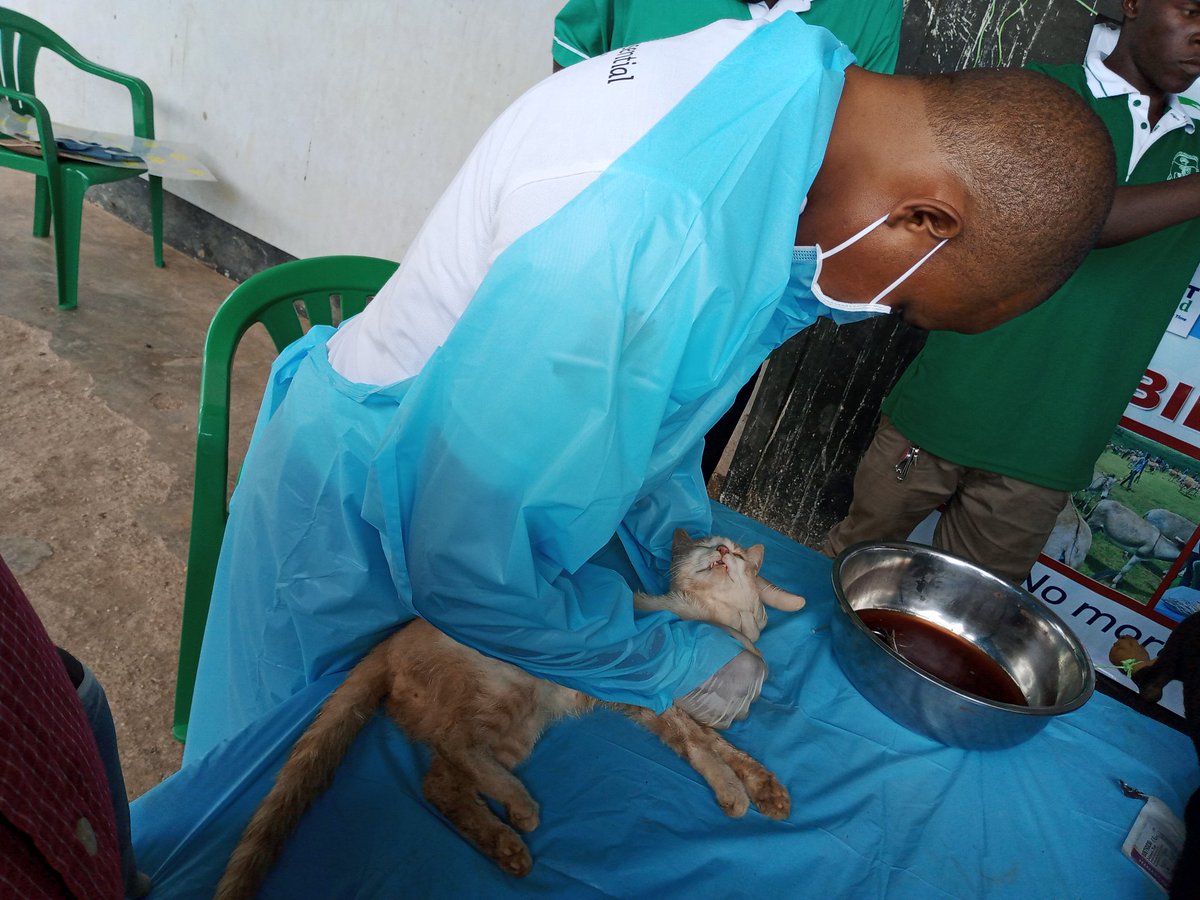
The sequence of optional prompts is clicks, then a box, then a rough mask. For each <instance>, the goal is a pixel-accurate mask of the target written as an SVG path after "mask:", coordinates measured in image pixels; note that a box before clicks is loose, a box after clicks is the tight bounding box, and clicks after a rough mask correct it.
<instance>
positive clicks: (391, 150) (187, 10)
mask: <svg viewBox="0 0 1200 900" xmlns="http://www.w3.org/2000/svg"><path fill="white" fill-rule="evenodd" d="M4 5H5V6H8V7H10V8H12V9H16V10H18V11H19V12H23V13H25V14H26V15H29V16H32V17H33V18H35V19H37V20H38V21H40V22H42V23H43V24H45V25H46V26H48V27H50V28H51V29H53V30H54V31H56V32H58V34H60V35H61V36H62V37H63V38H64V39H65V40H67V41H68V42H69V43H71V44H72V45H73V46H74V47H75V48H76V49H77V50H78V51H80V52H81V53H82V54H83V55H84V56H86V57H88V58H90V59H92V60H93V61H95V62H98V63H100V64H102V65H106V66H110V67H112V68H115V69H118V70H120V71H123V72H127V73H129V74H132V75H137V76H138V77H140V78H142V79H143V80H145V81H146V82H147V83H148V84H149V85H150V87H151V90H152V91H153V92H154V101H155V119H156V122H155V124H156V130H157V135H158V137H159V138H160V139H175V140H178V141H185V142H187V143H190V144H194V145H196V146H198V147H199V148H200V149H201V150H202V152H203V156H204V159H205V161H206V162H207V163H208V165H209V167H210V168H211V169H212V171H213V173H214V174H215V175H216V176H217V178H218V179H219V181H218V183H216V184H206V183H201V182H184V181H167V182H165V186H166V189H167V190H168V191H171V192H172V193H175V194H178V195H179V196H181V197H183V198H185V199H187V200H189V201H191V202H192V203H194V204H196V205H197V206H199V207H201V208H203V209H205V210H207V211H208V212H210V213H212V214H214V215H216V216H218V217H219V218H221V219H224V220H225V221H227V222H230V223H232V224H233V225H236V226H238V227H239V228H242V229H243V230H245V231H247V232H249V233H250V234H252V235H254V236H256V237H258V238H260V239H262V240H264V241H266V242H267V243H269V244H273V245H274V246H276V247H279V248H280V249H282V250H284V251H286V252H288V253H292V254H294V255H296V256H316V255H320V254H326V253H364V254H373V255H378V256H385V257H389V258H393V259H399V258H400V257H401V256H402V255H403V252H404V250H405V249H406V248H407V246H408V244H409V242H410V241H411V240H412V238H413V236H414V235H415V233H416V231H417V229H418V228H419V227H420V224H421V222H422V220H423V219H424V216H425V214H426V213H427V212H428V211H429V209H430V207H431V206H432V205H433V203H434V202H435V201H436V200H437V198H438V196H439V195H440V194H441V192H442V190H443V188H444V187H445V186H446V184H447V183H448V182H449V180H450V178H451V177H452V176H453V174H454V172H455V171H456V170H457V169H458V167H459V165H460V164H461V163H462V161H463V159H464V158H465V157H466V155H467V153H468V152H470V149H471V147H472V146H474V143H475V141H476V140H477V139H478V138H479V136H480V135H481V134H482V132H483V130H484V129H485V128H486V127H487V125H488V124H489V123H490V122H491V120H492V119H493V118H495V116H496V115H497V114H498V113H499V112H500V111H501V110H502V109H504V107H506V106H507V105H508V104H509V103H510V102H512V100H514V99H515V98H516V97H517V96H518V95H520V93H521V92H522V91H524V90H525V89H526V88H528V87H529V86H530V85H532V84H533V83H535V82H536V81H538V80H539V79H541V78H542V77H544V76H546V75H548V74H549V73H550V66H551V61H550V41H551V34H552V30H553V19H554V14H555V12H556V11H557V9H558V8H559V6H561V0H443V2H440V3H439V2H432V0H425V2H420V0H162V2H157V3H156V2H151V0H4ZM38 94H39V96H42V97H43V98H44V99H45V101H46V103H47V105H48V107H49V109H50V114H51V117H52V118H53V119H54V121H57V122H63V123H66V124H71V125H82V126H88V127H92V128H99V129H103V130H110V131H121V132H125V133H129V132H130V130H131V121H130V117H129V103H128V94H127V93H126V92H125V91H124V90H123V89H122V88H119V87H117V86H115V85H111V84H109V83H107V82H102V81H99V80H98V79H95V78H92V77H91V76H86V75H82V74H81V73H78V72H77V71H75V70H74V69H73V68H71V67H70V66H67V65H65V64H62V63H60V62H59V60H58V59H57V57H53V55H52V54H43V57H42V58H41V60H40V62H39V68H38Z"/></svg>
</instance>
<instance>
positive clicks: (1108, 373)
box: [883, 66, 1200, 491]
mask: <svg viewBox="0 0 1200 900" xmlns="http://www.w3.org/2000/svg"><path fill="white" fill-rule="evenodd" d="M1031 68H1036V69H1038V70H1040V71H1043V72H1045V73H1046V74H1048V75H1050V76H1052V77H1054V78H1057V79H1058V80H1059V81H1061V82H1063V83H1064V84H1066V85H1067V86H1068V87H1070V88H1071V89H1072V90H1074V91H1076V92H1077V93H1079V94H1080V95H1082V96H1083V98H1084V99H1085V100H1087V102H1088V103H1089V105H1090V106H1091V107H1092V109H1094V110H1095V111H1096V113H1097V114H1099V116H1100V118H1101V119H1102V120H1103V121H1104V124H1105V126H1106V127H1107V128H1108V131H1109V133H1110V134H1111V135H1112V138H1113V145H1114V148H1115V150H1116V157H1117V172H1118V181H1119V183H1121V184H1147V183H1150V182H1155V181H1164V180H1167V179H1169V178H1171V177H1172V176H1173V175H1177V174H1179V172H1180V171H1187V170H1189V169H1190V170H1191V171H1195V165H1196V163H1197V160H1198V157H1200V133H1192V134H1189V133H1188V131H1187V130H1186V129H1184V128H1176V129H1175V130H1173V131H1171V132H1168V133H1167V134H1165V135H1163V136H1162V137H1160V138H1159V139H1158V140H1157V141H1156V142H1155V143H1154V144H1152V145H1151V146H1150V148H1149V149H1148V150H1147V151H1146V152H1145V155H1144V156H1142V158H1141V159H1140V160H1139V161H1138V163H1137V166H1136V168H1135V169H1134V171H1133V172H1132V173H1131V174H1130V175H1129V176H1128V177H1126V175H1125V173H1126V172H1128V169H1129V160H1130V154H1131V146H1132V132H1133V121H1132V118H1131V115H1130V111H1129V103H1130V97H1128V96H1124V95H1122V96H1113V97H1099V98H1097V97H1094V96H1093V95H1092V92H1091V91H1090V90H1089V88H1088V85H1087V81H1086V77H1085V74H1084V70H1083V67H1082V66H1031ZM1197 262H1200V219H1193V220H1191V221H1188V222H1183V223H1181V224H1179V225H1176V226H1174V227H1171V228H1166V229H1163V230H1162V231H1158V232H1155V233H1154V234H1151V235H1147V236H1146V237H1143V238H1140V239H1139V240H1136V241H1131V242H1129V243H1127V244H1122V245H1120V246H1117V247H1111V248H1108V249H1104V250H1093V251H1092V252H1091V253H1090V254H1089V255H1088V257H1087V259H1086V260H1084V263H1083V265H1082V266H1080V267H1079V269H1078V270H1077V271H1076V272H1075V274H1074V275H1072V276H1071V278H1070V280H1068V281H1067V282H1066V284H1064V285H1063V287H1062V288H1060V289H1059V290H1058V292H1057V293H1055V294H1054V295H1053V296H1052V297H1051V298H1050V299H1049V300H1047V301H1046V302H1045V303H1043V304H1042V305H1041V306H1039V307H1037V308H1036V309H1034V310H1032V311H1030V312H1028V313H1025V314H1024V315H1022V316H1018V317H1017V318H1016V319H1013V320H1012V321H1010V322H1007V323H1005V324H1004V325H1001V326H1000V327H998V328H994V329H992V330H991V331H987V332H984V333H983V334H978V335H962V334H954V333H952V332H947V331H939V332H933V333H931V334H930V335H929V340H928V342H927V343H926V345H925V347H924V349H923V350H922V351H921V353H920V354H919V355H918V356H917V358H916V359H915V360H914V361H913V363H912V365H910V366H909V367H908V369H907V371H905V373H904V375H903V376H902V377H901V378H900V381H899V382H897V384H896V387H895V388H894V389H893V391H892V393H891V394H890V395H889V396H888V398H887V399H886V400H885V401H884V404H883V410H884V412H886V413H887V414H888V415H889V416H891V418H892V421H893V423H894V424H895V426H896V427H897V428H898V429H899V430H900V432H901V433H902V434H904V435H905V437H907V438H908V439H909V440H911V441H912V442H913V443H914V444H916V445H917V446H919V447H923V448H925V449H926V450H928V451H929V452H931V453H934V454H936V455H937V456H941V457H943V458H944V459H947V460H950V461H951V462H954V463H957V464H959V465H964V466H969V467H971V468H976V469H984V470H987V471H990V472H999V473H1000V474H1002V475H1010V476H1012V477H1015V478H1019V479H1021V480H1023V481H1028V482H1031V483H1033V484H1038V485H1042V486H1044V487H1048V488H1053V489H1055V490H1067V491H1071V490H1077V489H1079V488H1081V487H1084V486H1085V485H1087V483H1088V482H1089V481H1090V480H1091V476H1092V467H1093V464H1094V463H1095V461H1096V459H1097V458H1098V457H1099V456H1100V454H1101V452H1102V451H1103V449H1104V445H1105V443H1106V442H1107V440H1108V439H1109V437H1110V436H1111V435H1112V433H1113V430H1114V429H1115V428H1116V426H1117V423H1118V421H1119V419H1120V417H1121V415H1122V413H1123V412H1124V410H1125V407H1126V405H1127V404H1128V403H1129V399H1130V397H1131V396H1132V395H1133V392H1134V389H1135V388H1136V386H1137V384H1138V382H1139V380H1140V379H1141V376H1142V373H1143V372H1144V371H1145V368H1146V364H1147V363H1148V362H1149V360H1150V357H1151V356H1153V354H1154V350H1155V348H1156V347H1157V346H1158V344H1159V342H1160V341H1161V340H1162V337H1163V333H1164V332H1165V330H1166V327H1167V324H1168V323H1169V322H1170V320H1171V316H1172V314H1173V313H1174V311H1175V309H1176V307H1177V306H1178V304H1179V301H1180V299H1181V298H1182V296H1183V293H1184V291H1185V290H1186V288H1187V286H1188V283H1189V280H1190V279H1191V277H1192V275H1193V274H1194V273H1195V271H1196V265H1197Z"/></svg>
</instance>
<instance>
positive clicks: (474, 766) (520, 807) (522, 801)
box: [438, 747, 541, 831]
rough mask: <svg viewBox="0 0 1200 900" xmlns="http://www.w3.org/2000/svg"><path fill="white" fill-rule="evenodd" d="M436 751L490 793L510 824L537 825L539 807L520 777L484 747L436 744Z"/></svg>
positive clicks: (530, 828)
mask: <svg viewBox="0 0 1200 900" xmlns="http://www.w3.org/2000/svg"><path fill="white" fill-rule="evenodd" d="M438 752H440V753H441V754H442V755H443V756H444V757H445V758H446V759H447V760H448V761H449V762H450V763H451V764H453V765H454V766H455V768H457V769H459V770H461V771H462V772H463V773H464V774H465V775H466V776H467V778H469V779H470V780H471V781H472V782H473V784H474V786H475V789H476V790H477V791H479V793H481V794H484V795H486V796H488V797H491V798H492V799H493V800H495V801H496V802H497V803H499V804H500V805H501V806H503V807H504V811H505V813H506V814H507V816H508V821H509V823H510V824H511V825H512V826H513V827H514V828H517V829H519V830H521V831H533V829H535V828H537V827H538V823H539V822H540V812H541V810H540V807H539V806H538V803H537V801H536V800H534V799H533V797H531V796H530V795H529V791H528V790H527V789H526V787H525V785H524V784H523V783H522V782H521V779H519V778H518V777H517V776H516V775H514V774H513V773H512V772H510V771H509V770H508V769H506V768H505V767H504V765H502V764H501V763H500V761H498V760H497V759H496V758H495V757H493V756H491V755H489V753H488V752H487V750H485V749H481V748H478V747H470V748H466V749H452V748H448V747H439V748H438ZM527 755H528V751H526V753H525V754H524V755H522V757H521V758H522V759H524V756H527ZM516 762H520V760H516ZM514 764H515V762H514Z"/></svg>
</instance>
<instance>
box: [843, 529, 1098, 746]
mask: <svg viewBox="0 0 1200 900" xmlns="http://www.w3.org/2000/svg"><path fill="white" fill-rule="evenodd" d="M833 590H834V593H835V594H836V595H837V601H838V603H837V609H836V610H835V611H834V614H833V621H832V627H831V630H832V634H833V651H834V656H835V657H836V658H837V660H838V663H839V664H840V665H841V667H842V670H843V671H844V672H845V673H846V676H847V677H848V678H849V679H850V681H851V682H853V684H854V686H855V687H856V688H858V690H859V691H860V692H861V693H862V694H863V696H865V697H866V698H867V699H868V700H870V701H871V703H872V704H874V705H875V706H876V707H877V708H878V709H880V710H881V711H882V712H884V713H887V715H889V716H891V717H892V718H893V719H895V720H896V721H897V722H899V723H900V724H901V725H904V726H905V727H907V728H910V729H912V730H913V731H916V732H918V733H920V734H924V735H926V736H928V737H931V738H933V739H934V740H937V741H941V742H942V743H945V744H950V745H953V746H956V747H970V748H989V747H1009V746H1012V745H1013V744H1018V743H1020V742H1021V741H1024V740H1026V739H1027V738H1029V737H1031V736H1032V735H1033V734H1035V733H1036V732H1037V731H1039V730H1040V729H1042V728H1043V727H1044V726H1045V725H1046V723H1047V722H1049V721H1050V719H1051V718H1053V717H1054V716H1058V715H1062V714H1063V713H1067V712H1070V711H1072V710H1074V709H1078V708H1079V707H1080V706H1082V705H1083V704H1084V703H1086V702H1087V700H1088V698H1089V697H1091V695H1092V691H1093V690H1094V689H1095V685H1096V673H1095V670H1094V669H1093V668H1092V662H1091V660H1090V659H1089V658H1088V655H1087V652H1086V651H1085V650H1084V647H1083V645H1082V644H1081V643H1080V641H1079V639H1078V638H1077V637H1076V636H1075V635H1074V634H1073V633H1072V632H1071V630H1070V629H1069V628H1068V627H1067V626H1066V625H1065V624H1064V623H1063V621H1062V620H1061V619H1060V618H1059V617H1058V616H1056V615H1055V614H1054V613H1053V612H1052V611H1051V610H1049V609H1048V608H1047V607H1046V606H1044V605H1043V604H1041V603H1039V602H1038V601H1037V600H1036V599H1034V597H1032V596H1031V595H1030V594H1028V593H1027V592H1025V591H1023V590H1021V589H1020V588H1016V587H1013V586H1012V585H1010V584H1008V583H1007V582H1005V581H1002V580H1000V579H999V578H997V577H995V576H994V575H992V574H990V573H989V572H987V571H985V570H983V569H981V568H979V567H978V566H975V565H973V564H972V563H969V562H967V561H966V560H963V559H959V558H958V557H955V556H951V555H950V554H948V553H943V552H941V551H939V550H935V549H933V548H932V547H926V546H923V545H920V544H909V543H899V542H898V543H886V544H858V545H856V546H853V547H850V548H848V549H847V550H845V551H844V552H843V553H842V554H841V555H840V556H838V558H837V560H836V561H835V562H834V564H833ZM872 608H873V609H884V610H894V611H896V612H902V613H908V614H910V615H914V616H917V617H919V618H921V619H924V620H925V621H926V622H930V623H933V624H935V625H938V626H941V627H942V628H944V629H946V630H948V631H950V632H953V633H954V634H956V635H958V636H959V637H962V638H965V639H966V640H968V641H970V642H971V643H972V644H974V645H975V646H976V647H978V648H979V649H981V650H983V651H984V652H985V653H987V655H988V656H990V657H991V658H992V659H993V660H995V661H996V662H997V663H999V664H1000V666H1001V667H1002V668H1003V669H1004V670H1005V671H1006V672H1007V673H1008V674H1009V675H1011V676H1012V678H1013V680H1014V681H1015V682H1016V684H1017V686H1018V687H1019V688H1020V691H1021V693H1022V694H1023V695H1024V697H1025V700H1026V702H1027V703H1028V706H1020V705H1015V704H1009V703H1002V702H999V701H995V700H989V699H986V698H984V697H980V696H977V695H975V694H972V693H968V692H967V691H964V690H961V689H959V688H957V687H955V686H954V685H952V684H949V683H948V682H945V681H942V680H941V679H939V678H936V677H934V676H933V675H930V674H928V673H927V672H925V671H924V670H923V669H921V668H919V667H918V666H916V665H913V664H912V663H910V662H908V661H907V660H906V659H905V658H904V657H903V656H902V655H900V653H898V652H897V650H896V649H895V648H893V647H892V646H889V642H888V641H886V640H885V639H884V638H883V637H880V636H879V635H878V634H876V633H875V632H874V631H872V629H871V628H869V627H867V626H866V625H865V624H863V622H862V620H861V619H860V618H859V616H858V611H859V610H864V609H872Z"/></svg>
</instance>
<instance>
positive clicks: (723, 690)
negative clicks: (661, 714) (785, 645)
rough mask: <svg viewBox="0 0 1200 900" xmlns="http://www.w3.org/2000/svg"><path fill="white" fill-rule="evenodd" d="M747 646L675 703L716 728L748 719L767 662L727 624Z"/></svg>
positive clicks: (764, 675)
mask: <svg viewBox="0 0 1200 900" xmlns="http://www.w3.org/2000/svg"><path fill="white" fill-rule="evenodd" d="M724 630H725V631H728V632H729V633H730V634H731V635H733V636H734V637H736V638H737V639H738V640H739V641H741V643H742V644H743V645H744V646H745V647H746V649H745V650H743V651H742V652H741V653H739V654H738V655H737V656H735V657H734V658H733V659H731V660H730V661H729V662H727V663H726V664H725V665H723V666H722V667H721V668H720V669H718V670H717V672H716V674H715V675H713V676H712V677H711V678H709V679H708V680H707V681H705V682H704V683H703V684H701V685H700V686H699V687H697V688H694V689H692V690H691V691H688V693H686V694H684V695H683V696H682V697H680V698H679V699H678V700H676V701H675V705H676V706H677V707H679V708H680V709H681V710H683V711H684V712H685V713H687V714H688V715H689V716H691V717H692V718H693V719H695V720H696V721H697V722H699V723H700V724H701V725H709V726H711V727H712V728H728V727H729V726H730V724H732V723H733V722H734V721H735V720H737V719H744V718H746V715H747V714H748V713H749V712H750V704H751V703H753V702H754V701H755V700H757V699H758V695H759V692H760V691H762V686H763V679H765V678H766V677H767V664H766V663H765V662H764V661H763V658H762V656H761V655H759V652H758V651H757V650H755V649H754V645H753V644H751V643H750V642H749V641H748V640H747V639H746V638H745V637H744V636H742V635H740V634H738V633H737V632H736V631H734V630H733V629H732V628H726V629H724Z"/></svg>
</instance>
